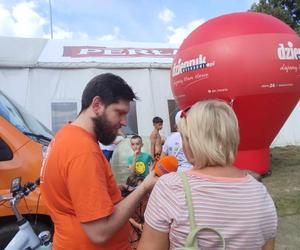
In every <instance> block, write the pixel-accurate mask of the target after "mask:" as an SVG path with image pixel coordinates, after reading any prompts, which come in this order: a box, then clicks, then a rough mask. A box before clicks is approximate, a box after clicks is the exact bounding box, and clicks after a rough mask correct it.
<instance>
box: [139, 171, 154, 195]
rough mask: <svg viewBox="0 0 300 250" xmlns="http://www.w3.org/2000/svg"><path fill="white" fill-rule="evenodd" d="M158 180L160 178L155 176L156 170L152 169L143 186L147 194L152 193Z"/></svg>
mask: <svg viewBox="0 0 300 250" xmlns="http://www.w3.org/2000/svg"><path fill="white" fill-rule="evenodd" d="M157 180H158V177H157V176H156V175H155V172H154V169H151V170H150V173H149V174H148V175H147V176H146V178H145V179H144V181H143V182H142V184H141V185H142V186H143V187H144V189H145V191H146V192H151V190H152V189H153V187H154V185H155V183H156V182H157Z"/></svg>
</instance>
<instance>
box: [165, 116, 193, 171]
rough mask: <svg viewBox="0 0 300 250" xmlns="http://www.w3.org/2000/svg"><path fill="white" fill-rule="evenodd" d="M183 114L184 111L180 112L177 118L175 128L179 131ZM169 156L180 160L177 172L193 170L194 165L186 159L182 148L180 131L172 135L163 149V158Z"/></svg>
mask: <svg viewBox="0 0 300 250" xmlns="http://www.w3.org/2000/svg"><path fill="white" fill-rule="evenodd" d="M181 114H182V111H178V112H177V113H176V116H175V124H176V125H175V126H176V130H177V125H178V123H179V121H180V116H181ZM167 155H173V156H175V157H176V158H177V160H178V169H177V172H183V171H186V170H190V169H191V168H192V165H191V164H190V163H189V162H188V160H187V159H186V157H185V155H184V152H183V148H182V139H181V135H180V133H179V132H178V131H176V132H173V133H171V134H170V135H169V136H168V137H167V139H166V141H165V143H164V145H163V147H162V154H161V157H164V156H167Z"/></svg>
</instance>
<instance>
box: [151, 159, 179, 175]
mask: <svg viewBox="0 0 300 250" xmlns="http://www.w3.org/2000/svg"><path fill="white" fill-rule="evenodd" d="M177 168H178V161H177V159H176V157H175V156H173V155H168V156H164V157H162V158H161V159H160V160H159V161H158V162H156V164H155V166H154V172H155V174H156V175H157V176H162V175H164V174H168V173H170V172H176V171H177Z"/></svg>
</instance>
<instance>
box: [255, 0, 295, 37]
mask: <svg viewBox="0 0 300 250" xmlns="http://www.w3.org/2000/svg"><path fill="white" fill-rule="evenodd" d="M250 11H255V12H263V13H267V14H269V15H272V16H274V17H277V18H279V19H280V20H282V21H283V22H285V23H286V24H288V25H289V26H290V27H291V28H292V29H294V30H295V31H296V32H297V33H298V35H300V0H259V2H258V3H254V4H252V6H251V9H250Z"/></svg>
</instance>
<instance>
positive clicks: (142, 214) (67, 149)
mask: <svg viewBox="0 0 300 250" xmlns="http://www.w3.org/2000/svg"><path fill="white" fill-rule="evenodd" d="M136 99H137V98H136V95H135V93H134V91H133V90H132V88H131V87H130V86H129V85H128V84H127V83H126V82H125V81H124V79H122V78H121V77H119V76H116V75H113V74H110V73H105V74H101V75H98V76H96V77H94V78H93V79H91V80H90V82H89V83H88V84H87V86H86V88H85V89H84V91H83V94H82V100H81V106H82V108H81V111H80V113H79V115H78V117H77V118H76V119H75V120H74V121H73V122H72V123H70V124H67V125H65V126H64V127H63V128H62V129H61V130H60V131H58V133H57V134H56V135H55V137H54V139H53V140H52V141H51V143H50V145H49V147H48V150H47V154H46V157H45V160H44V162H43V166H42V169H41V192H42V196H43V199H44V201H45V203H46V205H47V207H48V209H49V212H50V215H51V218H52V220H53V223H54V226H55V234H54V238H53V249H58V250H63V249H65V250H66V249H68V250H69V249H80V250H84V249H87V250H92V249H108V250H109V249H112V250H115V249H120V250H129V249H145V250H148V249H149V250H150V249H151V250H152V249H156V250H160V249H161V250H165V249H176V248H178V249H179V248H180V247H187V246H188V244H189V242H193V244H194V246H195V247H197V248H199V249H200V247H201V249H222V247H223V249H225V248H224V247H225V246H224V245H226V249H264V250H271V249H274V241H275V236H276V229H277V215H276V209H275V206H274V203H273V201H272V199H271V197H270V195H269V194H268V192H267V190H266V188H265V187H264V185H263V184H262V183H261V182H258V181H257V180H256V179H255V178H253V177H252V176H251V175H249V173H248V172H247V171H244V170H240V169H238V168H236V167H235V166H234V160H235V157H236V153H237V149H238V145H239V128H238V121H237V118H236V115H235V113H234V111H233V110H232V108H231V107H230V105H229V104H227V103H226V102H224V101H220V100H204V101H199V102H197V103H195V104H194V105H193V106H191V107H190V108H189V110H188V111H187V110H186V111H180V112H178V113H177V114H176V118H175V122H176V125H177V130H178V131H177V132H174V133H171V134H170V135H169V136H168V137H167V138H166V140H165V141H164V140H163V138H162V136H161V134H160V130H161V128H162V126H163V120H162V119H161V118H160V117H154V118H153V128H154V129H153V131H152V133H151V135H150V142H151V146H150V152H149V153H146V152H144V151H143V150H142V147H143V140H142V137H141V136H139V135H133V136H132V137H131V138H130V146H131V149H132V155H130V156H129V157H128V170H129V171H130V175H129V177H128V179H127V181H126V183H125V184H124V185H121V187H120V186H119V185H118V184H117V182H116V180H115V178H114V175H113V172H112V168H111V166H110V163H109V161H110V159H111V155H112V153H113V152H106V151H113V150H114V149H112V150H107V148H106V149H105V148H104V147H102V146H101V147H102V150H101V149H100V147H99V144H98V143H101V144H102V145H111V144H113V145H114V146H116V145H117V144H118V143H117V142H118V141H119V140H118V139H116V137H117V135H120V136H121V137H124V135H121V132H120V131H121V128H122V126H125V125H126V115H127V113H128V112H129V107H130V102H131V101H134V100H136ZM105 150H106V151H105ZM167 155H173V156H175V157H176V158H177V160H178V170H177V172H173V173H169V174H166V175H163V176H161V177H158V176H156V175H155V173H154V171H153V166H154V164H155V163H156V162H157V161H159V159H161V158H162V157H164V156H167ZM183 178H185V180H186V181H187V185H188V187H189V190H190V191H189V193H187V191H186V189H185V188H184V184H183ZM191 207H192V211H193V213H191V212H190V211H191ZM191 224H193V226H195V227H196V228H197V232H198V231H199V232H198V233H197V232H196V233H195V232H191ZM200 228H202V229H200ZM220 239H222V240H220ZM197 248H194V249H197ZM191 249H192V248H191Z"/></svg>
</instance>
